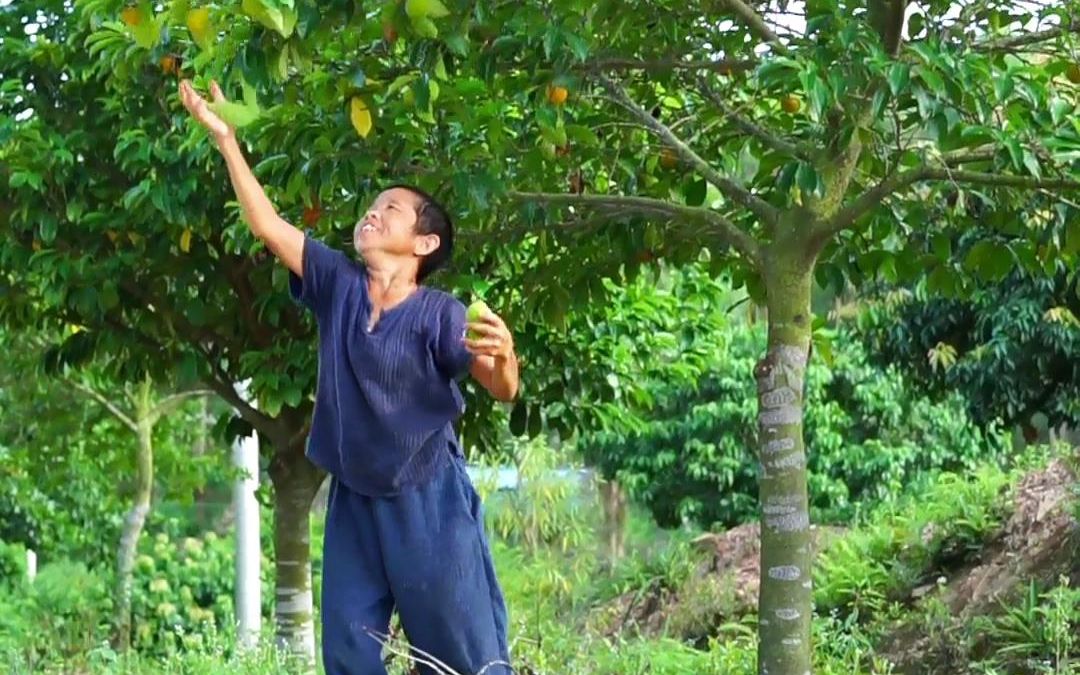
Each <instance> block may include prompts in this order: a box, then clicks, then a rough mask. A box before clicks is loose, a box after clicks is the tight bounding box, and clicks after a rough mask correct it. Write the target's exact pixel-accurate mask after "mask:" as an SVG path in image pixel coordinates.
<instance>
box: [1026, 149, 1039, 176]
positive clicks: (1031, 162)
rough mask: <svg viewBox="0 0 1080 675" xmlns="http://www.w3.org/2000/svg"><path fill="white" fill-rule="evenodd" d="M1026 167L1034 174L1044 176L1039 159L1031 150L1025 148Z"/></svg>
mask: <svg viewBox="0 0 1080 675" xmlns="http://www.w3.org/2000/svg"><path fill="white" fill-rule="evenodd" d="M1024 167H1025V168H1026V169H1027V170H1028V172H1029V173H1031V175H1032V176H1035V177H1036V178H1042V171H1040V169H1039V160H1038V159H1037V158H1036V157H1035V155H1034V154H1032V152H1031V151H1030V150H1024Z"/></svg>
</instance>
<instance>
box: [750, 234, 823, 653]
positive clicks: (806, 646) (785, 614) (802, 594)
mask: <svg viewBox="0 0 1080 675" xmlns="http://www.w3.org/2000/svg"><path fill="white" fill-rule="evenodd" d="M801 250H802V248H801V247H795V246H788V247H785V249H784V250H783V251H782V252H781V253H780V254H777V253H775V252H774V251H769V252H767V253H766V255H767V256H768V258H767V260H766V264H765V265H764V269H765V288H766V293H767V298H768V326H769V338H768V348H767V351H766V354H765V357H764V358H763V359H762V360H761V361H760V362H759V363H758V365H757V367H756V368H755V371H754V376H755V378H756V379H757V390H758V433H759V437H758V445H759V450H760V461H761V468H760V498H761V506H762V514H761V589H760V595H759V597H758V615H759V628H758V634H759V643H758V669H759V672H760V673H761V675H804V674H808V673H809V672H810V663H811V653H812V652H811V645H810V620H811V614H812V604H811V600H812V586H811V572H812V553H811V546H810V517H809V509H808V503H807V502H808V500H807V488H806V453H805V446H804V444H803V378H804V374H805V372H806V362H807V358H808V353H809V348H810V323H811V321H810V319H811V315H810V288H811V282H812V278H813V276H812V270H813V262H812V261H808V260H804V259H803V258H804V256H802V255H800V254H799V253H800V252H801Z"/></svg>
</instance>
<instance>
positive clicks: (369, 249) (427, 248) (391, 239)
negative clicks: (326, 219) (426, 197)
mask: <svg viewBox="0 0 1080 675" xmlns="http://www.w3.org/2000/svg"><path fill="white" fill-rule="evenodd" d="M422 204H423V202H422V200H421V198H420V195H418V194H416V193H415V192H413V191H412V190H407V189H405V188H391V189H389V190H386V191H384V192H382V193H380V194H379V196H378V197H376V198H375V201H374V203H372V205H371V206H370V207H369V208H368V210H367V213H365V214H364V217H363V218H361V219H360V222H358V223H357V224H356V227H355V228H354V229H353V245H354V246H355V247H356V251H357V252H358V253H359V254H360V255H361V256H364V257H367V256H369V255H371V254H372V253H377V254H378V253H381V254H388V255H392V256H425V255H427V254H429V253H431V252H432V251H434V250H435V249H437V248H438V247H439V237H438V235H434V234H419V233H418V232H417V231H416V223H417V220H418V216H419V211H420V207H421V205H422Z"/></svg>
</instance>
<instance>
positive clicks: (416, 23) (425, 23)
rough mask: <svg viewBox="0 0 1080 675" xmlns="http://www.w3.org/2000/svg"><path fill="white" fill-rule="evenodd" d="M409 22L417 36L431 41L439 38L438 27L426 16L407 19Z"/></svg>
mask: <svg viewBox="0 0 1080 675" xmlns="http://www.w3.org/2000/svg"><path fill="white" fill-rule="evenodd" d="M409 21H410V22H411V23H412V27H413V30H415V31H416V33H417V35H420V36H421V37H426V38H431V39H435V38H437V37H439V27H438V26H436V25H435V22H434V21H432V20H431V19H429V18H427V17H426V16H421V17H418V18H415V19H409Z"/></svg>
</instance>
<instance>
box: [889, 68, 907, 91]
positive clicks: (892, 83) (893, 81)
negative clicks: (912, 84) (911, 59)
mask: <svg viewBox="0 0 1080 675" xmlns="http://www.w3.org/2000/svg"><path fill="white" fill-rule="evenodd" d="M910 76H911V68H910V66H908V64H906V63H903V62H902V61H898V62H896V63H894V64H893V65H892V67H891V68H889V91H891V92H892V95H893V96H896V95H897V94H899V93H900V92H902V91H904V90H905V89H906V88H907V85H908V80H909V78H910Z"/></svg>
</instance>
